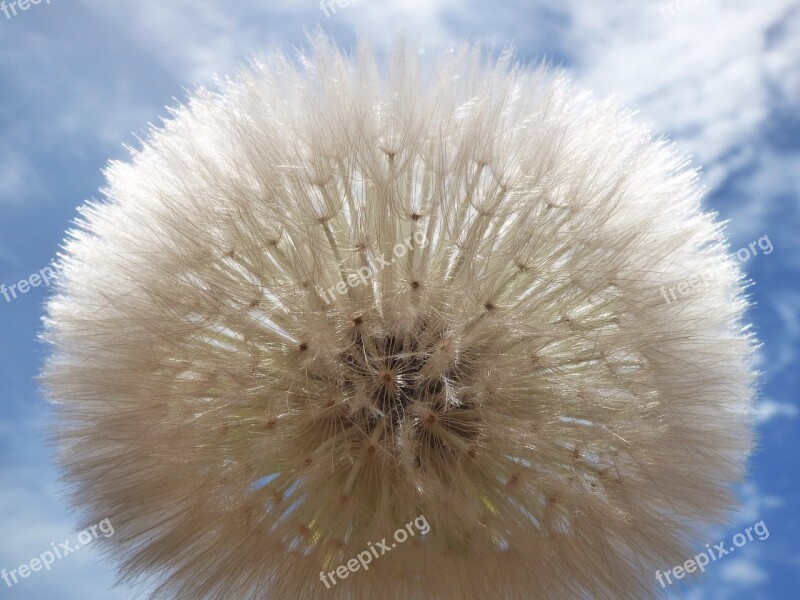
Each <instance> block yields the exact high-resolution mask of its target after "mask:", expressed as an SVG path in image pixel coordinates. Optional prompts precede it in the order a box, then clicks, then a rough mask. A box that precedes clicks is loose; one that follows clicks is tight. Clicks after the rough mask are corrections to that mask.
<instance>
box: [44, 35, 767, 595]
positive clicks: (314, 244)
mask: <svg viewBox="0 0 800 600" xmlns="http://www.w3.org/2000/svg"><path fill="white" fill-rule="evenodd" d="M107 180H108V183H107V187H106V188H105V189H104V190H103V193H104V198H102V199H101V200H99V201H94V202H90V203H87V204H86V205H85V206H84V207H83V208H82V209H81V217H80V219H79V221H78V223H77V225H76V228H75V229H74V230H73V231H71V232H70V233H69V236H68V238H67V240H66V241H65V243H64V246H63V251H62V253H61V255H60V259H59V260H60V263H61V267H62V271H61V272H62V275H61V278H60V282H59V286H58V289H57V292H56V293H55V295H54V296H53V297H52V298H51V299H50V301H49V303H48V306H47V315H46V317H45V329H44V333H43V336H44V338H45V340H46V341H47V342H48V344H49V348H50V355H49V357H48V360H47V364H46V366H45V368H44V372H43V381H44V383H45V386H46V389H47V393H48V396H49V397H50V398H51V399H52V400H53V401H54V402H55V404H56V407H57V409H56V410H57V422H58V425H57V429H56V432H55V440H56V442H57V444H58V448H59V454H58V460H59V462H60V464H61V466H62V468H63V471H64V474H65V478H66V481H67V482H68V485H69V487H70V491H71V493H72V501H73V503H74V505H75V506H76V507H77V508H79V509H81V510H82V511H83V514H84V515H85V519H86V522H87V523H96V522H98V521H100V520H102V519H104V518H109V519H110V520H111V521H112V522H113V524H114V527H115V530H116V533H115V535H114V536H113V537H111V538H108V539H107V540H104V543H106V544H107V549H108V551H109V552H110V553H111V554H112V555H113V556H114V557H115V559H116V560H117V561H118V562H119V565H120V573H121V578H122V580H123V581H126V582H144V583H145V584H146V585H148V586H150V588H151V589H152V590H153V591H152V594H153V597H155V598H191V599H192V600H195V599H223V598H224V599H256V598H276V599H277V598H300V599H303V598H340V599H345V598H346V599H350V600H362V599H364V600H366V599H370V600H390V599H397V600H400V599H403V600H415V599H418V600H422V599H431V598H432V599H451V598H452V599H456V598H458V599H462V598H467V599H485V598H503V599H526V600H529V599H531V598H533V599H538V598H541V599H558V598H565V599H575V598H580V599H584V598H614V599H617V598H631V599H638V598H645V597H652V596H654V595H655V594H657V593H660V590H659V589H657V584H656V581H655V579H654V576H653V573H654V572H655V570H656V569H659V568H660V569H662V570H663V569H665V568H669V567H670V566H672V565H675V564H681V563H682V562H684V561H685V560H686V559H687V558H688V557H691V556H692V555H693V554H694V552H693V551H692V548H693V547H694V546H693V545H692V543H693V541H694V543H695V544H696V543H697V542H696V540H698V539H699V536H701V535H702V533H703V532H704V531H705V530H706V528H707V527H708V526H709V525H711V524H713V523H719V522H723V521H724V520H725V518H726V515H727V511H728V510H729V508H730V507H731V505H732V502H733V498H732V494H731V491H730V489H731V485H732V484H734V483H736V482H737V481H739V480H740V479H741V478H742V476H743V472H744V465H745V459H746V456H747V453H748V451H749V449H750V447H751V443H752V434H751V431H750V425H749V419H748V409H749V407H750V405H751V402H752V396H753V393H754V392H753V388H754V375H753V364H752V363H753V360H752V354H753V352H752V350H753V347H754V341H753V339H752V337H751V335H750V334H749V333H748V330H747V328H746V327H744V325H743V321H742V318H743V313H744V310H745V309H746V307H747V300H746V298H745V296H744V293H743V289H744V282H743V279H742V275H741V273H740V272H739V270H738V267H737V266H736V261H735V260H732V258H731V256H730V255H729V253H728V250H727V245H726V241H725V237H724V235H723V232H722V228H721V225H720V224H719V223H718V222H717V221H716V220H715V217H714V215H712V214H709V213H706V212H703V210H702V208H701V202H700V201H701V192H700V188H699V185H698V183H697V173H696V171H694V170H692V169H691V168H689V166H688V164H687V161H686V160H685V159H684V158H683V157H682V156H680V155H679V154H678V153H677V152H676V151H675V149H674V148H673V147H672V146H671V145H670V144H668V143H667V142H665V141H664V140H655V139H653V137H652V136H651V134H650V133H649V131H648V130H647V129H646V128H644V127H642V126H641V125H638V124H637V123H636V122H635V121H634V120H633V118H632V116H631V115H630V113H628V112H626V111H624V110H622V109H621V108H619V107H617V106H616V105H615V104H614V103H613V102H611V101H601V100H598V99H595V98H594V97H592V96H591V95H589V94H587V93H582V92H579V91H577V90H576V89H575V88H574V87H573V86H572V85H571V84H570V83H569V82H568V81H566V80H565V78H564V77H563V76H562V75H560V74H558V73H554V72H551V71H549V70H548V69H547V68H545V67H538V68H529V67H522V66H519V65H518V64H516V63H515V62H514V59H513V58H512V56H511V54H509V53H507V54H503V55H502V56H500V57H498V58H492V57H488V56H487V55H486V54H484V53H482V52H481V51H479V50H478V49H476V48H473V47H470V46H455V47H453V48H451V49H450V50H449V51H446V52H444V53H443V54H442V55H441V57H440V58H439V59H437V60H427V59H424V58H421V57H420V56H419V54H418V53H417V52H416V51H415V49H414V48H411V47H407V46H406V45H404V44H403V43H402V42H399V43H398V44H397V45H396V47H395V49H394V51H393V52H392V53H391V54H390V56H389V57H388V58H387V59H385V60H379V59H378V58H376V56H375V55H374V53H373V52H372V51H371V50H370V49H369V47H368V46H367V45H366V44H361V45H360V46H359V48H358V50H357V51H356V52H355V53H354V55H353V56H349V55H346V54H344V53H342V52H341V51H339V50H337V49H336V48H334V47H333V46H332V44H331V43H330V42H328V41H326V40H324V39H317V40H315V41H313V42H312V43H311V49H310V50H309V51H308V52H307V53H306V54H302V55H300V56H299V58H298V59H297V60H294V59H290V58H286V57H284V56H282V55H278V54H275V55H273V56H271V57H269V58H267V59H265V61H264V62H263V63H254V64H251V65H248V66H247V67H246V68H245V69H243V70H242V72H241V73H239V74H238V75H237V76H235V77H233V78H231V79H227V80H223V81H221V82H220V83H219V84H218V86H217V87H215V88H214V89H210V90H209V89H199V90H198V91H196V92H193V93H192V94H191V95H190V97H189V99H188V100H187V102H186V103H185V104H184V105H181V106H179V107H177V108H175V109H173V110H172V111H171V113H170V116H169V118H168V119H166V120H165V121H164V123H163V124H162V125H161V126H158V127H153V128H152V130H151V131H150V132H149V134H148V135H147V136H146V139H145V141H144V142H143V143H142V146H141V147H140V148H139V149H136V150H132V156H131V158H130V160H129V161H127V162H115V163H112V164H110V165H109V167H108V169H107ZM700 275H702V281H703V282H704V285H691V288H690V291H689V292H687V293H681V294H679V295H670V294H665V293H664V290H665V289H666V290H669V289H670V288H671V287H675V286H680V289H683V290H685V289H688V288H687V286H686V285H684V284H685V283H686V282H689V281H694V280H695V279H696V278H697V277H699V276H700ZM419 515H424V516H425V518H426V520H427V522H428V523H429V524H430V530H429V531H428V532H427V533H425V534H423V533H419V532H417V533H416V535H414V536H410V539H408V541H406V542H404V543H402V544H397V545H396V547H394V548H392V550H391V552H388V553H386V555H384V556H379V557H377V558H374V559H373V560H372V562H371V564H370V565H369V568H368V569H363V568H362V569H360V570H358V571H356V572H350V573H349V575H348V576H347V577H346V578H340V577H337V578H336V583H335V585H332V586H330V589H328V588H327V587H326V586H325V585H323V583H322V582H321V578H320V573H321V572H323V573H328V572H335V571H336V569H337V567H339V566H340V565H346V564H347V563H348V561H350V560H351V559H353V558H355V557H356V556H357V555H358V553H360V552H363V551H364V550H366V549H368V548H369V547H370V546H369V545H370V544H375V543H377V542H379V541H381V540H382V539H383V538H386V539H387V540H388V541H392V539H393V538H392V534H393V533H394V531H395V530H397V529H398V528H402V527H403V526H404V524H406V523H409V522H410V521H412V520H413V519H414V518H416V517H417V516H419ZM702 539H703V540H704V541H707V539H705V538H702Z"/></svg>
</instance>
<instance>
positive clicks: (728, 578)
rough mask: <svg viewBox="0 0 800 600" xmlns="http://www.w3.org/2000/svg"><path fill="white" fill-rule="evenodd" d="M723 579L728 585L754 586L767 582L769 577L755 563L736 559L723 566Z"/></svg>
mask: <svg viewBox="0 0 800 600" xmlns="http://www.w3.org/2000/svg"><path fill="white" fill-rule="evenodd" d="M722 579H723V581H725V582H726V583H735V584H738V585H742V586H754V585H760V584H762V583H765V582H767V581H768V580H769V577H768V576H767V573H766V572H765V571H764V570H763V569H761V568H760V567H759V566H758V565H757V564H756V563H755V562H754V561H752V560H749V559H736V560H730V561H728V562H726V563H725V564H724V565H723V567H722Z"/></svg>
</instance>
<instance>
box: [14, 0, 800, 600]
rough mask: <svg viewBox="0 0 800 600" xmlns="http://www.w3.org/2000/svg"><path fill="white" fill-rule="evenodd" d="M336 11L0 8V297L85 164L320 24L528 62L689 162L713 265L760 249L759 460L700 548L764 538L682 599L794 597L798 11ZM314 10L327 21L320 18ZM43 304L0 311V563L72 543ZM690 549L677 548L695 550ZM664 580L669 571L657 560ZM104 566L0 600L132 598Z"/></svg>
mask: <svg viewBox="0 0 800 600" xmlns="http://www.w3.org/2000/svg"><path fill="white" fill-rule="evenodd" d="M682 6H683V8H681V7H679V6H678V5H677V4H676V3H675V2H672V3H670V2H662V3H661V4H659V3H658V2H656V1H650V0H630V1H629V0H613V1H612V0H605V1H597V0H525V1H523V0H515V1H508V2H488V1H487V0H482V1H481V0H473V1H459V0H384V1H381V2H378V1H377V0H352V2H351V3H350V5H349V6H347V7H345V8H338V9H337V13H336V14H331V16H330V17H326V16H325V14H324V12H323V11H322V10H321V9H320V6H319V4H318V3H317V2H315V1H313V0H309V1H308V2H297V1H295V2H288V1H285V0H270V1H269V2H266V1H264V2H254V1H250V0H240V1H238V2H236V3H223V2H221V1H218V2H214V1H206V0H161V1H158V0H135V1H134V0H114V2H108V1H107V0H72V1H70V0H50V2H49V4H48V3H47V0H41V2H40V3H39V4H37V5H31V6H30V8H28V9H27V10H26V11H17V14H16V16H15V15H13V14H11V18H7V17H6V16H5V14H4V13H3V12H0V90H2V93H1V94H0V284H6V285H7V286H8V285H11V284H13V283H16V282H18V281H19V280H22V279H27V278H28V277H29V276H30V275H31V274H33V273H38V272H39V271H40V270H41V269H42V268H43V267H45V266H46V265H48V263H49V262H50V261H51V260H52V258H53V256H54V255H55V253H56V252H57V250H58V246H59V243H60V241H61V240H62V238H63V232H64V231H65V229H67V228H68V227H69V225H70V222H71V221H72V219H74V217H75V216H76V212H75V211H76V207H77V206H79V205H80V204H81V203H82V202H83V201H84V200H85V199H87V198H91V197H97V196H99V192H98V189H99V188H100V187H101V186H102V183H103V176H102V169H103V167H104V165H105V163H106V161H107V160H109V159H122V158H125V157H126V155H127V152H126V150H125V149H124V147H123V144H128V145H136V143H137V136H141V135H143V133H144V131H145V129H146V125H147V123H148V122H153V123H157V122H158V119H159V117H160V116H161V115H164V114H165V112H166V111H165V106H168V105H174V104H176V102H177V101H179V100H180V99H183V98H185V95H186V90H187V89H191V88H192V87H193V86H194V85H195V84H203V83H211V82H212V81H213V77H214V75H215V73H220V74H225V73H230V72H232V71H233V70H235V68H236V66H237V65H238V64H239V63H240V62H241V61H243V60H245V59H247V58H249V57H251V56H253V55H256V54H258V53H259V52H264V51H268V50H269V49H270V48H271V47H273V46H278V47H281V48H287V49H288V48H290V47H291V46H297V45H299V44H302V42H303V40H304V38H305V33H304V32H305V31H306V30H313V29H315V28H316V27H321V28H323V30H325V31H327V32H329V33H330V34H331V35H332V36H333V37H334V38H335V40H336V41H337V43H338V44H340V45H341V46H343V47H345V48H348V47H350V46H351V45H352V44H353V42H354V40H355V38H356V34H357V32H361V33H363V34H364V35H365V36H366V37H368V38H369V39H371V40H372V41H373V42H374V44H375V45H377V46H378V47H385V46H386V45H387V44H388V43H389V40H391V39H392V37H393V35H394V31H395V30H396V29H397V28H398V27H403V28H404V30H405V31H406V32H408V33H410V34H413V35H415V36H417V40H418V43H419V46H420V52H423V53H431V54H435V53H436V52H438V50H439V49H441V48H443V47H444V46H446V45H447V44H448V43H449V42H451V41H454V40H460V39H465V38H468V39H473V40H477V41H480V42H481V43H484V44H486V45H487V46H494V47H503V46H505V45H507V44H509V43H512V44H514V46H515V47H516V48H517V51H518V56H519V59H520V61H522V62H535V61H537V60H539V59H541V58H543V57H544V58H548V59H549V60H551V61H552V62H553V63H556V64H559V65H561V66H563V67H564V68H566V69H567V70H568V71H569V72H570V73H571V75H572V76H573V77H574V78H575V79H576V80H577V81H578V82H579V83H580V84H581V85H582V86H584V87H586V88H588V89H591V90H594V91H595V92H596V93H598V94H600V95H614V96H616V97H617V98H618V99H619V100H621V101H622V102H624V103H625V104H627V105H629V106H630V107H631V108H634V109H636V110H638V111H639V114H638V117H637V118H638V119H640V120H641V121H645V122H649V123H651V124H652V126H653V130H654V132H655V133H656V134H659V135H660V134H668V135H669V137H670V138H671V139H672V140H673V141H674V142H675V143H676V144H678V145H679V147H680V148H681V150H683V151H684V152H686V153H688V154H691V155H692V156H693V158H694V161H695V163H696V164H698V165H702V166H703V183H704V184H705V185H706V186H707V188H708V194H707V199H706V202H707V204H708V206H709V208H712V209H714V210H716V211H717V212H718V213H719V214H720V216H721V218H723V219H725V220H728V221H729V225H728V232H729V235H730V243H731V248H732V250H734V251H735V250H737V249H739V248H742V247H747V246H748V245H749V244H750V242H753V241H756V240H758V239H760V238H763V237H764V236H767V237H768V238H769V241H770V242H771V246H772V248H773V250H772V252H770V253H769V254H767V253H766V252H764V251H762V250H759V252H758V253H757V254H755V255H754V256H750V257H749V258H748V260H746V261H745V262H743V263H742V266H743V268H744V269H745V270H746V271H747V273H748V275H749V276H750V277H751V278H752V279H753V281H754V285H753V286H752V287H751V289H750V291H751V294H752V299H753V301H754V302H755V306H754V308H753V309H752V310H751V312H750V314H749V317H750V318H751V319H752V321H753V323H754V325H755V328H756V331H757V333H758V336H759V338H760V339H761V340H762V341H763V343H764V346H763V348H762V351H761V354H762V358H761V369H762V371H763V373H764V374H763V377H762V382H761V383H762V393H761V396H760V399H759V401H758V404H757V406H756V410H755V414H754V415H753V419H754V420H755V422H756V425H757V428H758V432H759V444H758V447H757V450H756V452H755V453H754V455H753V457H752V459H751V461H750V477H749V479H748V481H747V482H745V483H744V484H743V485H742V486H741V488H740V494H741V496H742V500H743V505H742V509H741V510H740V511H739V512H738V513H737V514H736V515H735V518H734V520H733V523H732V525H731V526H730V527H728V528H727V529H725V530H721V531H720V532H719V533H718V535H715V537H714V538H713V539H709V540H707V541H708V542H709V543H712V544H713V543H716V542H718V541H721V540H723V539H728V540H730V539H731V537H732V536H733V535H734V534H735V533H736V532H739V531H743V530H744V529H745V528H746V527H748V526H751V525H753V524H754V523H756V522H758V521H761V520H764V522H765V524H766V525H767V526H768V529H769V533H770V536H769V538H768V539H766V540H764V541H758V540H757V539H756V540H755V541H753V542H750V543H748V544H747V545H745V546H743V547H742V548H741V549H739V550H738V551H737V553H736V554H734V555H732V556H727V557H724V558H722V559H720V560H719V562H715V563H713V564H712V565H711V566H709V567H708V571H707V577H706V578H705V579H704V580H703V581H702V583H700V584H698V585H693V586H692V587H691V588H690V589H682V590H676V593H677V594H679V596H680V597H683V598H697V599H706V598H707V599H723V600H725V599H738V598H743V599H744V598H747V599H782V598H792V597H795V596H796V591H795V590H797V589H800V576H799V575H798V573H800V543H798V540H800V517H799V516H798V512H799V511H798V509H800V495H799V494H800V486H798V483H797V478H796V474H797V470H798V455H800V444H799V443H798V440H800V405H799V404H798V400H797V393H796V391H795V390H797V389H798V368H797V364H796V358H797V351H798V342H799V341H800V288H798V286H797V282H798V279H799V277H798V270H800V261H798V257H800V253H798V246H800V236H798V235H797V232H798V230H799V229H800V110H798V107H800V2H798V1H797V0H759V1H758V2H749V3H748V2H744V1H743V0H732V1H725V0H697V1H694V2H692V0H686V1H685V4H682ZM329 12H331V11H329ZM46 293H47V290H46V289H45V288H44V287H41V286H40V287H38V288H34V289H31V290H30V291H29V292H27V293H26V294H22V295H19V297H18V298H16V299H13V298H12V300H11V301H10V302H7V301H6V300H5V298H4V297H3V296H0V332H2V333H1V334H0V335H1V338H0V339H1V340H2V341H0V381H2V383H3V386H2V392H0V404H2V411H0V414H1V415H2V417H0V449H2V457H3V459H4V460H3V461H2V463H0V569H6V570H11V569H14V568H17V567H18V566H19V565H21V564H23V563H27V562H29V561H30V559H32V558H34V557H36V556H39V555H40V554H42V553H43V552H45V551H47V550H49V549H50V548H51V542H61V541H62V540H67V539H73V540H75V539H77V537H76V536H77V532H76V531H75V530H74V527H76V526H77V522H78V519H77V517H76V516H75V515H71V514H69V512H68V511H67V510H66V509H65V504H64V501H63V493H62V488H61V486H60V485H59V483H58V473H57V471H56V470H55V468H54V467H53V465H52V461H51V452H50V449H49V448H48V447H47V445H46V441H45V438H46V434H45V429H46V427H47V424H48V419H49V414H50V410H49V408H48V406H47V404H46V403H45V402H44V401H43V400H42V398H41V396H40V394H39V392H38V389H37V385H36V382H35V380H34V377H35V375H36V373H37V371H38V369H39V366H40V363H41V360H42V357H43V354H44V348H43V347H42V346H41V344H39V343H38V342H37V341H36V336H37V332H38V330H39V327H40V318H41V312H42V304H43V301H44V298H45V297H46ZM702 549H703V548H702V547H699V548H698V549H697V551H700V550H702ZM665 566H666V567H669V565H665ZM114 580H115V576H114V565H113V563H111V562H110V561H108V560H106V559H104V558H103V556H101V554H100V553H98V552H96V551H95V550H93V549H92V548H91V547H90V548H85V549H81V550H79V551H76V552H74V553H72V554H70V555H69V556H65V557H64V558H63V560H58V561H56V562H55V563H54V564H53V565H52V568H51V570H50V571H39V572H36V573H32V574H31V575H30V577H28V578H26V579H23V580H21V581H20V583H19V584H17V585H15V586H13V587H12V588H8V587H7V586H6V585H5V584H4V583H3V582H2V581H1V580H0V598H15V599H16V598H20V599H25V600H40V599H41V600H44V599H50V598H52V597H54V596H55V595H56V594H57V595H58V597H59V598H61V599H62V600H72V599H78V598H81V599H84V600H85V599H90V600H91V599H95V598H97V599H103V600H107V599H112V600H113V599H122V598H133V597H134V591H133V590H131V589H129V588H128V587H126V586H124V585H123V586H120V587H117V588H115V589H113V590H111V586H112V585H113V582H114Z"/></svg>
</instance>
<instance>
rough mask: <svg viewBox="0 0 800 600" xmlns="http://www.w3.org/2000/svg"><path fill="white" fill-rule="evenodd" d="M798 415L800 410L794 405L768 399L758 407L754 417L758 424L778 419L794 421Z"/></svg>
mask: <svg viewBox="0 0 800 600" xmlns="http://www.w3.org/2000/svg"><path fill="white" fill-rule="evenodd" d="M798 413H800V410H798V408H797V406H795V405H794V404H789V403H788V402H775V401H774V400H770V399H766V400H763V401H762V402H759V403H758V404H757V405H756V407H755V411H754V413H753V416H754V417H755V419H756V422H758V423H766V422H767V421H771V420H772V419H775V418H777V417H785V418H789V419H793V418H795V417H797V415H798Z"/></svg>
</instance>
